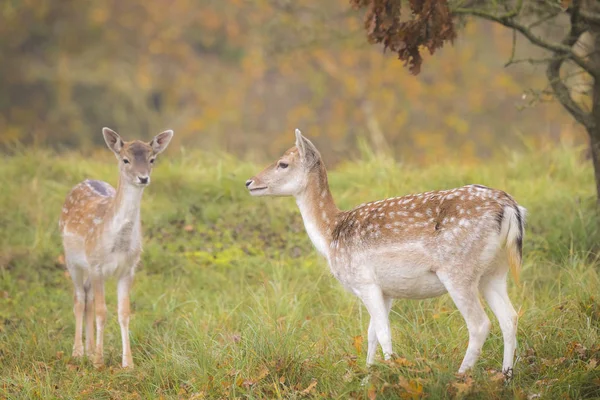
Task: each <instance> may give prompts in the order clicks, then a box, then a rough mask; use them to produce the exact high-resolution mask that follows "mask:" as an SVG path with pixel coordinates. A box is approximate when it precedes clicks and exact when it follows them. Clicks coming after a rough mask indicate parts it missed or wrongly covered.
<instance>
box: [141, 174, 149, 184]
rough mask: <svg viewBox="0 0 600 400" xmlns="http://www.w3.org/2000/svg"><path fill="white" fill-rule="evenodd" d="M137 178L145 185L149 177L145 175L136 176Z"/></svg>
mask: <svg viewBox="0 0 600 400" xmlns="http://www.w3.org/2000/svg"><path fill="white" fill-rule="evenodd" d="M138 179H139V180H140V183H141V184H144V185H145V184H146V183H148V179H149V178H148V177H147V176H138Z"/></svg>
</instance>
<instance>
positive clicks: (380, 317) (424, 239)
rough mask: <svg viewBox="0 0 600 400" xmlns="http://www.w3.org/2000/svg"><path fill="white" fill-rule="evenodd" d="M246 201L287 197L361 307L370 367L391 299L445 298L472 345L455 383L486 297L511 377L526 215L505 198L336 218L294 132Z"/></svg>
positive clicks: (387, 348)
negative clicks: (515, 283) (514, 286)
mask: <svg viewBox="0 0 600 400" xmlns="http://www.w3.org/2000/svg"><path fill="white" fill-rule="evenodd" d="M246 187H247V188H248V190H249V191H250V194H251V195H253V196H294V197H295V198H296V203H297V204H298V207H299V208H300V213H301V214H302V219H303V220H304V225H305V227H306V231H307V233H308V236H309V237H310V239H311V241H312V243H313V244H314V246H315V247H316V249H317V250H318V251H319V253H321V254H322V255H323V256H325V258H326V259H327V261H328V263H329V267H330V269H331V272H332V273H333V275H334V276H335V277H336V278H337V279H338V280H339V281H340V282H341V283H342V285H343V286H344V287H345V288H346V289H348V290H349V291H350V292H352V293H354V294H355V295H356V296H358V297H359V298H360V299H361V300H362V302H363V303H364V305H365V306H366V308H367V310H368V312H369V314H370V316H371V320H370V323H369V329H368V350H367V365H370V364H372V363H373V362H374V359H375V354H376V351H377V343H379V344H380V345H381V347H382V349H383V353H384V357H385V358H386V359H388V358H389V357H390V355H391V354H392V340H391V333H390V323H389V312H390V309H391V306H392V300H393V299H395V298H408V299H424V298H430V297H437V296H440V295H442V294H444V293H446V292H447V293H449V294H450V296H451V298H452V300H453V301H454V303H455V304H456V306H457V307H458V309H459V311H460V313H461V314H462V316H463V318H464V319H465V321H466V324H467V328H468V331H469V344H468V347H467V352H466V354H465V356H464V359H463V361H462V364H461V365H460V368H459V371H458V372H459V373H464V372H466V371H467V370H469V369H470V368H472V367H473V365H474V364H475V362H476V361H477V359H478V358H479V355H480V353H481V348H482V346H483V343H484V341H485V340H486V338H487V336H488V333H489V331H490V325H491V324H490V321H489V319H488V317H487V315H486V313H485V311H484V309H483V307H482V304H481V302H480V300H479V293H480V292H481V293H482V294H483V297H484V298H485V299H486V301H487V303H488V305H489V306H490V308H491V309H492V311H493V312H494V314H495V315H496V317H497V318H498V321H499V322H500V328H501V329H502V333H503V337H504V361H503V364H502V370H503V372H504V374H505V375H506V376H507V377H510V376H512V367H513V358H514V353H515V348H516V332H517V313H516V312H515V309H514V308H513V306H512V304H511V302H510V299H509V297H508V294H507V273H508V271H509V270H511V272H512V273H513V275H514V276H515V279H517V278H518V272H519V270H520V268H521V253H522V243H523V227H524V221H525V213H526V210H525V209H524V208H523V207H521V206H519V205H518V204H517V203H516V202H515V200H514V199H513V198H512V197H511V196H509V195H508V194H506V193H505V192H503V191H500V190H495V189H490V188H488V187H485V186H481V185H467V186H463V187H460V188H456V189H451V190H439V191H431V192H427V193H420V194H411V195H407V196H402V197H394V198H389V199H385V200H379V201H375V202H371V203H366V204H361V205H359V206H358V207H356V208H354V209H352V210H350V211H340V210H339V209H338V208H337V207H336V205H335V203H334V201H333V197H332V196H331V192H330V191H329V184H328V181H327V171H326V169H325V165H324V164H323V160H322V159H321V155H320V154H319V151H318V150H317V149H316V147H315V146H314V145H313V144H312V143H311V142H310V141H309V140H308V139H306V138H305V137H304V136H302V134H301V133H300V131H299V130H296V146H295V147H292V148H291V149H289V150H287V151H286V152H285V153H284V154H283V156H281V158H279V160H278V161H276V162H275V163H273V164H272V165H270V166H268V167H267V168H266V169H265V170H263V171H262V172H260V173H259V174H258V175H256V176H254V177H252V178H251V179H249V180H248V181H247V182H246Z"/></svg>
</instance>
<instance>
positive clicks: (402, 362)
mask: <svg viewBox="0 0 600 400" xmlns="http://www.w3.org/2000/svg"><path fill="white" fill-rule="evenodd" d="M393 362H394V364H395V365H398V366H400V367H414V366H415V364H414V363H413V362H411V361H409V360H407V359H406V358H404V357H395V358H394V359H393Z"/></svg>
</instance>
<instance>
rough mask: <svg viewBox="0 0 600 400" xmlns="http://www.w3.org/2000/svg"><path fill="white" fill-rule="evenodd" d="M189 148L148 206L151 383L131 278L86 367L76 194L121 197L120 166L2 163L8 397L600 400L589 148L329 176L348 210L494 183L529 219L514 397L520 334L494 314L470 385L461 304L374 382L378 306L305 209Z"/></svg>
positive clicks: (371, 164) (146, 325)
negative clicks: (128, 306) (323, 251)
mask: <svg viewBox="0 0 600 400" xmlns="http://www.w3.org/2000/svg"><path fill="white" fill-rule="evenodd" d="M291 140H292V139H290V141H291ZM171 150H172V151H171V152H170V153H169V154H168V155H164V156H162V158H160V159H159V161H158V162H157V167H156V168H155V171H154V173H153V181H152V184H151V185H150V187H149V188H148V189H146V193H145V194H144V199H143V210H142V221H143V226H144V253H143V256H142V261H141V264H140V267H139V269H138V272H137V274H136V279H135V283H134V287H133V291H132V311H133V314H132V320H131V326H130V328H131V339H132V352H133V358H134V362H135V364H136V367H135V369H133V370H123V369H121V368H120V361H121V340H120V331H119V325H118V322H117V313H116V288H115V286H116V285H115V284H114V281H112V282H111V283H110V284H109V285H108V287H107V291H106V293H107V305H108V310H109V313H108V321H107V326H106V332H105V362H106V367H105V368H103V369H100V370H95V369H94V368H93V367H92V365H91V362H89V361H82V362H80V361H77V360H73V359H72V358H71V356H70V355H71V349H72V345H73V336H74V329H75V321H74V317H73V312H72V307H73V303H72V299H73V294H72V283H71V281H70V278H69V276H68V274H67V273H66V272H65V267H64V265H63V263H62V257H61V253H62V249H61V244H60V238H59V235H58V223H57V221H58V217H59V213H60V210H61V205H62V202H63V200H64V198H65V196H66V194H67V193H68V191H69V190H70V188H71V187H72V186H74V185H75V184H76V183H78V182H79V181H81V180H83V179H85V178H88V177H90V178H97V179H102V180H106V181H108V182H110V183H111V184H113V185H116V179H117V169H116V164H115V160H114V157H113V156H112V155H111V154H110V152H109V151H108V150H106V152H105V153H104V154H103V155H102V156H99V157H93V158H89V159H86V158H83V157H81V156H79V155H76V154H67V155H61V156H58V155H56V154H54V153H51V152H48V151H45V150H31V149H28V150H23V151H21V152H18V154H17V155H13V156H3V160H2V163H1V164H0V188H1V189H0V398H8V399H13V398H14V399H21V398H22V399H32V398H43V399H53V398H65V399H73V398H94V399H95V398H98V399H109V398H114V399H146V398H161V397H162V398H194V399H203V398H207V399H213V398H215V399H216V398H227V399H229V398H240V399H241V398H249V399H276V398H285V399H295V398H327V399H329V398H341V399H348V398H368V399H374V398H377V399H394V398H399V399H417V398H424V397H426V398H429V399H437V398H474V399H479V398H481V399H512V398H518V399H537V398H541V399H557V398H560V399H583V398H600V366H599V364H600V337H599V336H600V335H599V329H600V273H599V271H600V268H599V265H600V260H598V249H599V246H598V239H599V233H598V230H597V224H596V221H597V215H596V211H595V198H594V191H593V190H594V187H593V183H592V182H593V181H592V179H593V178H592V175H593V172H592V169H591V164H590V163H589V162H588V161H586V160H584V159H583V156H582V152H581V151H579V150H578V149H573V148H565V147H561V148H558V149H554V150H536V152H534V151H533V150H532V151H530V152H529V153H522V154H512V153H510V154H509V153H506V155H505V157H503V158H498V159H496V160H495V161H493V162H489V163H482V164H477V165H470V166H467V165H463V164H461V163H460V162H459V161H458V160H457V161H456V162H455V163H440V164H439V165H431V166H427V167H424V168H417V167H415V166H410V165H402V164H399V163H396V162H393V161H391V160H385V159H384V160H380V159H377V158H376V157H373V156H371V155H370V154H369V152H365V153H364V155H363V158H362V160H361V161H353V162H349V163H346V164H342V165H339V166H337V167H336V168H335V169H334V170H332V171H330V176H329V181H330V184H331V185H332V192H333V194H334V197H335V199H336V202H337V203H338V206H339V207H340V208H350V207H352V206H354V205H356V204H358V203H361V202H364V201H368V200H375V199H378V198H384V197H389V196H397V195H402V194H407V193H410V192H418V191H427V190H433V189H444V188H451V187H455V186H459V185H463V184H467V183H480V184H485V185H488V186H492V187H496V188H500V189H503V190H506V191H508V192H509V193H511V194H512V195H513V196H514V197H515V198H516V199H517V201H519V203H520V204H522V205H523V206H525V207H526V208H527V209H528V211H529V218H528V224H527V228H526V236H525V246H524V265H523V271H522V274H521V282H520V284H519V285H515V284H514V282H511V284H510V296H511V299H512V300H513V303H514V305H515V308H517V310H518V311H519V315H520V320H519V331H518V340H519V345H518V349H517V357H518V358H517V361H516V365H515V377H514V379H513V380H512V381H511V382H510V383H508V384H504V383H503V382H502V380H501V378H500V374H499V373H498V370H499V369H500V368H501V364H502V335H501V332H500V329H499V327H498V323H497V321H496V320H495V318H494V317H493V315H492V314H491V312H488V314H489V315H490V319H491V320H492V323H493V328H492V332H491V334H490V337H489V338H488V340H487V342H486V343H485V345H484V348H483V353H482V356H481V358H480V360H479V362H478V364H477V365H476V368H475V369H474V370H473V371H472V373H471V374H470V375H469V376H467V377H457V376H456V375H455V372H456V371H457V370H458V367H459V365H460V362H461V360H462V357H463V355H464V352H465V350H466V346H467V340H468V334H467V329H466V326H465V324H464V321H463V319H462V317H461V315H460V314H459V313H458V311H457V310H456V308H455V307H454V305H453V303H452V301H451V300H450V298H449V297H448V296H447V295H445V296H442V297H439V298H436V299H429V300H424V301H412V300H403V301H396V302H395V303H394V307H393V310H392V314H391V322H392V334H393V344H394V351H395V353H397V354H398V356H397V358H396V359H394V361H392V362H380V363H379V364H378V365H376V366H374V367H373V368H371V369H370V370H368V369H367V368H366V367H365V355H366V342H367V341H366V333H367V325H368V321H369V318H368V314H367V312H366V309H365V308H364V307H363V306H362V305H361V303H360V302H359V300H358V299H357V298H355V297H354V296H353V295H351V294H350V293H348V292H346V291H345V290H344V289H343V288H342V287H341V285H339V284H338V283H337V282H336V281H335V279H334V278H333V277H332V276H331V274H330V273H329V270H328V267H327V265H326V262H325V260H323V259H321V258H320V257H319V256H318V255H317V253H316V251H315V250H314V249H313V248H312V245H311V243H310V241H309V239H308V236H307V235H306V233H305V232H304V228H303V225H302V220H301V217H300V214H299V212H298V210H297V208H296V205H295V202H294V201H293V200H292V199H290V198H260V199H257V198H251V197H250V196H249V195H248V193H247V192H246V190H245V187H244V181H245V180H246V179H247V178H249V177H250V176H252V175H253V174H254V173H256V172H258V171H259V170H260V169H262V165H254V164H252V163H250V162H244V161H240V160H238V159H236V158H234V157H232V156H228V155H224V154H206V153H201V152H188V151H183V150H181V151H177V150H175V149H171ZM379 359H380V360H381V355H379Z"/></svg>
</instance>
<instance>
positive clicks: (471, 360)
mask: <svg viewBox="0 0 600 400" xmlns="http://www.w3.org/2000/svg"><path fill="white" fill-rule="evenodd" d="M437 275H438V278H439V279H440V281H441V282H442V283H443V284H444V286H445V287H446V289H447V290H448V294H450V297H452V300H453V301H454V304H456V307H457V308H458V310H459V311H460V313H461V314H462V316H463V318H464V319H465V322H466V323H467V329H468V330H469V345H468V347H467V352H466V354H465V357H464V358H463V361H462V363H461V365H460V368H459V370H458V373H459V374H463V373H465V372H466V371H467V370H469V369H471V368H472V367H473V366H474V365H475V363H476V362H477V359H478V358H479V355H480V354H481V348H482V347H483V343H484V342H485V340H486V339H487V336H488V334H489V333H490V328H491V323H490V319H489V318H488V317H487V315H486V313H485V310H484V309H483V306H482V305H481V301H479V287H478V286H479V285H478V283H479V282H478V280H479V279H467V278H466V277H465V276H463V275H461V276H456V275H454V274H451V273H448V272H445V271H438V272H437Z"/></svg>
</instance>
